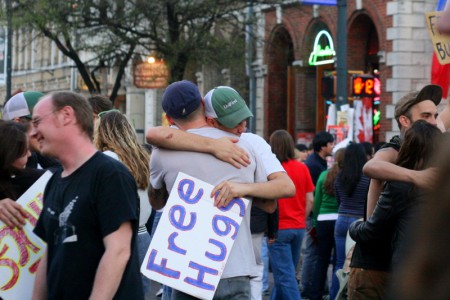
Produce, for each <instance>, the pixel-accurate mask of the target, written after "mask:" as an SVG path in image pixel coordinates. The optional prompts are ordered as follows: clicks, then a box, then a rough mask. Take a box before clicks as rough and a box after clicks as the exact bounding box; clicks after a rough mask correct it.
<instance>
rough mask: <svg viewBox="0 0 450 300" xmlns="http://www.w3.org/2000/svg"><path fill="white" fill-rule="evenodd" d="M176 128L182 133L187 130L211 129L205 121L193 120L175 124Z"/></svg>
mask: <svg viewBox="0 0 450 300" xmlns="http://www.w3.org/2000/svg"><path fill="white" fill-rule="evenodd" d="M176 125H177V126H178V128H180V129H181V130H183V131H187V130H189V129H198V128H203V127H211V126H209V124H208V123H206V121H205V120H194V121H192V122H186V123H184V124H176Z"/></svg>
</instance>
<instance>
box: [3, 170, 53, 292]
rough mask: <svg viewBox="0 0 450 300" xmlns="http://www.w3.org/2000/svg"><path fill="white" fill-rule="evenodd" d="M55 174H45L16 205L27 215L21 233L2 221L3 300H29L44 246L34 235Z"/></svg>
mask: <svg viewBox="0 0 450 300" xmlns="http://www.w3.org/2000/svg"><path fill="white" fill-rule="evenodd" d="M51 175H52V173H51V172H50V171H47V172H46V173H44V174H43V175H42V176H41V177H40V178H39V179H38V180H37V181H36V182H35V183H34V184H33V185H32V186H31V187H30V188H29V189H28V190H27V191H26V192H25V193H24V194H23V195H22V196H21V197H20V198H19V199H17V203H19V204H20V205H22V206H23V208H24V209H25V210H26V211H27V213H28V215H29V216H28V218H27V219H26V220H27V222H26V225H25V226H24V227H23V228H22V229H20V230H19V229H17V228H14V229H11V228H9V227H8V226H7V225H5V223H3V222H1V221H0V297H1V298H3V299H4V300H29V299H31V294H32V292H33V285H34V278H35V275H36V271H37V267H38V265H39V261H40V259H41V256H42V254H43V253H44V250H45V243H44V242H43V241H42V240H41V239H40V238H39V237H37V235H35V234H34V233H33V229H34V227H35V226H36V223H37V219H38V218H39V215H40V213H41V210H42V196H43V192H44V189H45V186H46V184H47V181H48V180H49V179H50V177H51Z"/></svg>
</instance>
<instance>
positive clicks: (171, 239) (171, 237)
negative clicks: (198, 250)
mask: <svg viewBox="0 0 450 300" xmlns="http://www.w3.org/2000/svg"><path fill="white" fill-rule="evenodd" d="M177 236H178V233H177V232H174V233H172V234H171V235H169V250H172V251H173V252H176V253H180V254H183V255H185V254H186V250H184V249H182V248H180V247H178V246H177V245H175V238H176V237H177Z"/></svg>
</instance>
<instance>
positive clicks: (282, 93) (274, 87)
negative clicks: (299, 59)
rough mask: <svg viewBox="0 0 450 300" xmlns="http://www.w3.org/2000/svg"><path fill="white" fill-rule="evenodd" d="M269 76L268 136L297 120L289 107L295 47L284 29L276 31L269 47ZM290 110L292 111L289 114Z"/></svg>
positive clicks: (266, 120) (266, 124)
mask: <svg viewBox="0 0 450 300" xmlns="http://www.w3.org/2000/svg"><path fill="white" fill-rule="evenodd" d="M267 57H268V75H267V83H268V84H267V94H266V95H267V99H266V101H265V104H266V110H265V112H266V116H267V117H266V118H265V128H266V136H267V137H268V136H270V134H272V132H274V131H275V130H277V129H288V128H290V125H289V124H292V123H293V122H294V120H295V110H294V109H292V107H291V106H290V105H289V102H290V101H291V102H292V101H293V98H292V99H289V98H291V97H293V95H291V93H290V92H289V89H288V86H290V85H289V80H292V79H291V78H290V76H289V73H290V68H291V66H292V62H293V61H294V46H293V43H292V39H291V36H290V35H289V32H288V31H287V30H286V28H284V27H279V28H278V29H276V30H275V31H274V32H273V34H272V38H271V39H270V44H269V45H268V53H267ZM288 110H292V111H291V112H289V111H288Z"/></svg>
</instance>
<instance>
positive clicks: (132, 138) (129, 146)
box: [94, 111, 150, 190]
mask: <svg viewBox="0 0 450 300" xmlns="http://www.w3.org/2000/svg"><path fill="white" fill-rule="evenodd" d="M94 143H95V145H96V147H97V148H98V149H99V150H100V151H106V150H110V151H112V152H114V153H116V154H117V155H118V156H119V159H120V161H121V162H122V163H123V164H124V165H125V166H126V167H127V168H128V170H130V172H131V175H133V177H134V179H135V180H136V183H137V186H138V188H140V189H143V190H145V189H147V187H148V180H149V178H150V166H149V163H150V155H149V154H148V152H147V150H146V149H145V148H144V146H143V145H141V144H140V143H139V142H138V140H137V137H136V133H135V130H134V128H133V126H131V124H130V122H128V120H127V118H126V117H125V116H124V115H123V114H122V113H120V112H118V111H109V112H106V113H104V114H102V115H101V117H100V119H99V121H98V122H97V128H96V131H95V139H94Z"/></svg>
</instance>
